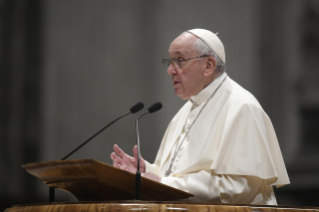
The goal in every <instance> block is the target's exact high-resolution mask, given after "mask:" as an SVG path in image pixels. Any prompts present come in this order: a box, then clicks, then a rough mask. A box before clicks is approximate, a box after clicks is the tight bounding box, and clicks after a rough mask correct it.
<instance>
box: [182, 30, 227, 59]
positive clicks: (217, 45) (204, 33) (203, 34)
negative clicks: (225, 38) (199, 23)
mask: <svg viewBox="0 0 319 212" xmlns="http://www.w3.org/2000/svg"><path fill="white" fill-rule="evenodd" d="M188 32H189V33H191V34H193V35H195V36H196V37H198V38H200V39H201V40H203V41H204V42H205V43H206V44H207V45H208V46H209V47H210V48H211V49H212V50H213V51H214V52H215V53H216V54H217V56H218V57H219V59H220V60H221V61H223V63H225V61H226V57H225V49H224V45H223V43H222V42H221V40H220V39H219V38H218V37H217V35H216V34H214V33H212V32H211V31H208V30H206V29H191V30H188Z"/></svg>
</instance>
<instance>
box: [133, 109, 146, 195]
mask: <svg viewBox="0 0 319 212" xmlns="http://www.w3.org/2000/svg"><path fill="white" fill-rule="evenodd" d="M147 113H149V111H148V110H147V111H145V112H144V113H143V114H142V115H140V116H139V117H138V118H137V119H136V122H135V123H136V137H137V139H136V145H137V169H136V175H135V200H141V186H142V183H141V172H140V160H141V159H140V135H139V130H138V121H139V119H140V118H141V117H142V116H144V115H146V114H147Z"/></svg>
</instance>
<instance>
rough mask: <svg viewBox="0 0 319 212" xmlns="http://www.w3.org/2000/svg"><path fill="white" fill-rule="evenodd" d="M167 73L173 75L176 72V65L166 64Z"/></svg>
mask: <svg viewBox="0 0 319 212" xmlns="http://www.w3.org/2000/svg"><path fill="white" fill-rule="evenodd" d="M167 73H168V75H175V74H177V70H176V67H175V66H174V64H173V63H171V64H169V66H168V68H167Z"/></svg>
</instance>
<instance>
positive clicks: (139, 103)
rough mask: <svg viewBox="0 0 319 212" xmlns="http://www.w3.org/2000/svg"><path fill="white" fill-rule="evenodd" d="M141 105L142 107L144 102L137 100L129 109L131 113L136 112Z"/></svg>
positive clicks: (141, 107) (140, 108)
mask: <svg viewBox="0 0 319 212" xmlns="http://www.w3.org/2000/svg"><path fill="white" fill-rule="evenodd" d="M143 107H144V104H143V103H142V102H138V103H136V104H135V105H134V106H133V107H131V109H130V111H131V113H136V112H138V111H140V110H142V109H143Z"/></svg>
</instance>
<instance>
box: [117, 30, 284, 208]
mask: <svg viewBox="0 0 319 212" xmlns="http://www.w3.org/2000/svg"><path fill="white" fill-rule="evenodd" d="M169 55H170V59H164V60H163V64H164V65H165V66H166V67H167V73H168V74H169V75H170V76H171V77H172V82H173V85H174V88H175V93H176V95H177V96H179V97H180V98H182V99H188V101H187V102H186V104H185V105H184V106H183V107H182V108H181V109H180V111H179V112H178V113H177V114H176V115H175V117H174V118H173V119H172V121H171V123H170V124H169V126H168V128H167V131H166V133H165V135H164V138H163V140H162V143H161V146H160V149H159V151H158V153H157V156H156V159H155V163H154V164H150V163H148V162H147V161H145V160H143V159H142V162H141V172H142V173H144V174H143V176H145V177H148V178H150V179H153V180H156V181H159V182H161V183H164V184H167V185H169V186H172V187H175V188H178V189H182V190H187V191H189V192H190V193H193V194H194V195H195V197H193V198H191V200H194V201H212V202H223V203H246V204H268V205H274V204H277V203H276V198H275V195H274V192H273V188H272V186H273V185H276V186H277V187H278V186H282V185H285V184H289V178H288V176H287V172H286V168H285V165H284V162H283V159H282V155H281V152H280V148H279V145H278V141H277V138H276V135H275V132H274V129H273V127H272V124H271V122H270V120H269V118H268V116H267V115H266V113H265V112H264V111H263V109H262V108H261V106H260V104H259V103H258V101H257V100H256V99H255V97H254V96H253V95H252V94H250V93H249V92H248V91H246V90H245V89H244V88H242V87H241V86H240V85H238V84H237V83H236V82H234V81H233V80H232V79H230V78H229V77H228V76H227V74H226V72H225V52H224V46H223V44H222V42H221V41H220V40H219V38H218V37H217V36H216V34H214V33H212V32H210V31H208V30H204V29H193V30H189V31H187V32H184V33H182V34H181V35H180V36H179V37H177V38H176V39H175V40H174V41H173V42H172V43H171V45H170V47H169ZM114 150H115V152H116V154H115V153H114V152H113V153H112V154H111V158H112V160H113V165H114V166H116V167H119V168H122V169H124V170H127V171H131V172H135V171H136V157H137V150H136V147H134V149H133V153H134V156H135V157H130V156H129V155H127V154H125V153H124V152H123V151H122V150H121V149H120V148H119V147H118V146H117V145H115V146H114Z"/></svg>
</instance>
